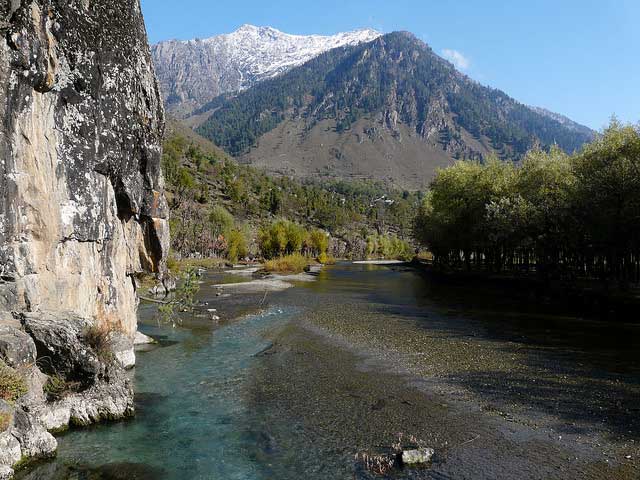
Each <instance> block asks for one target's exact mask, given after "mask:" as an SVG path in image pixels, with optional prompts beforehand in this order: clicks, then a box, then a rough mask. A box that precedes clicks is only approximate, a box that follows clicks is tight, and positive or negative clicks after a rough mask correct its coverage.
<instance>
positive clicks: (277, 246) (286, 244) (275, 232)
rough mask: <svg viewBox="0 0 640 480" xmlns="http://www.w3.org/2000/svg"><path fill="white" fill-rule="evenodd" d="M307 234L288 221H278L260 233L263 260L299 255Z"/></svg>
mask: <svg viewBox="0 0 640 480" xmlns="http://www.w3.org/2000/svg"><path fill="white" fill-rule="evenodd" d="M306 237H307V232H306V231H305V229H304V227H302V226H301V225H298V224H297V223H293V222H290V221H288V220H278V221H277V222H274V223H272V224H271V225H270V226H269V227H266V228H263V229H262V230H261V231H260V235H259V238H258V241H259V244H260V251H261V252H262V255H263V256H264V257H265V258H275V257H278V256H280V257H281V256H283V255H292V254H294V253H300V252H301V251H302V246H303V245H304V242H305V239H306Z"/></svg>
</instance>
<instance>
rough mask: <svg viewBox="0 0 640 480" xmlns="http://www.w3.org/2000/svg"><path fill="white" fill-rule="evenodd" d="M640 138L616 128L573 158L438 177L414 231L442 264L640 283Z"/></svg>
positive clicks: (465, 165) (460, 168)
mask: <svg viewBox="0 0 640 480" xmlns="http://www.w3.org/2000/svg"><path fill="white" fill-rule="evenodd" d="M638 212H640V133H639V132H638V129H637V128H634V127H631V126H623V125H620V124H619V123H618V122H617V121H615V120H614V121H612V123H611V125H610V126H609V127H608V128H607V129H606V130H605V131H604V132H603V134H602V135H601V136H600V137H599V138H597V139H596V140H595V141H594V142H593V143H591V144H589V145H587V146H585V147H584V148H583V150H582V151H580V152H578V153H576V154H574V155H572V156H569V155H567V154H565V153H564V152H562V151H561V150H560V149H559V148H552V149H551V150H550V151H549V152H545V151H542V150H534V151H531V152H529V153H528V154H527V155H526V157H525V158H524V160H523V162H522V163H521V165H519V166H518V167H515V166H513V165H512V164H509V163H501V162H498V161H489V162H487V163H485V164H480V163H473V162H458V163H456V164H455V165H453V166H452V167H450V168H447V169H445V170H441V171H440V172H439V173H438V175H437V177H436V179H435V180H434V181H433V182H432V184H431V190H430V192H429V194H428V195H427V196H426V197H425V199H424V201H423V204H422V206H421V208H420V210H419V213H418V216H417V218H416V222H415V236H416V238H418V239H419V240H421V241H422V242H423V243H424V244H425V245H427V246H428V247H429V249H430V250H431V252H433V254H434V260H435V261H436V263H440V264H443V265H449V266H462V265H465V266H466V268H468V269H470V268H472V267H475V268H486V269H489V270H496V271H500V270H503V269H505V268H508V269H521V270H525V271H528V270H530V269H533V268H535V269H536V271H537V272H538V273H539V274H540V275H542V276H543V277H545V278H549V277H558V276H568V277H571V278H575V277H577V276H593V277H598V278H602V279H611V278H613V279H617V280H619V281H621V282H622V283H626V282H629V281H635V282H638V281H640V263H639V262H640V216H639V214H638Z"/></svg>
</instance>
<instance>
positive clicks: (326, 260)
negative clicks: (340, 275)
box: [318, 253, 336, 265]
mask: <svg viewBox="0 0 640 480" xmlns="http://www.w3.org/2000/svg"><path fill="white" fill-rule="evenodd" d="M318 262H319V263H321V264H323V265H335V263H336V259H335V257H333V256H331V255H327V254H326V253H321V254H320V255H318Z"/></svg>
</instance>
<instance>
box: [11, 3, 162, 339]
mask: <svg viewBox="0 0 640 480" xmlns="http://www.w3.org/2000/svg"><path fill="white" fill-rule="evenodd" d="M0 31H1V32H2V39H1V40H0V116H1V118H2V119H3V122H2V124H1V125H0V312H1V311H5V312H12V311H13V312H15V311H27V312H33V311H57V312H61V311H64V312H73V313H74V314H76V315H78V316H80V317H84V318H88V319H95V321H96V323H97V324H98V325H101V326H110V327H118V328H120V329H122V330H124V331H125V332H127V333H129V334H132V333H133V332H134V331H135V328H136V307H137V300H136V295H135V284H134V279H133V276H134V274H136V273H138V272H142V271H149V272H153V273H156V274H157V275H158V276H159V277H162V276H163V275H164V272H165V270H166V267H165V263H166V255H167V252H168V222H167V214H168V209H167V205H166V201H165V198H164V193H163V192H164V185H163V179H162V175H161V172H160V157H161V139H162V134H163V128H164V114H163V107H162V101H161V98H160V95H159V92H158V88H157V84H156V80H155V76H154V72H153V67H152V64H151V60H150V53H149V47H148V44H147V36H146V32H145V27H144V23H143V20H142V15H141V11H140V5H139V1H138V0H92V1H89V0H77V1H69V0H32V1H28V0H22V1H18V0H2V1H1V2H0ZM0 315H2V314H1V313H0ZM0 320H1V318H0Z"/></svg>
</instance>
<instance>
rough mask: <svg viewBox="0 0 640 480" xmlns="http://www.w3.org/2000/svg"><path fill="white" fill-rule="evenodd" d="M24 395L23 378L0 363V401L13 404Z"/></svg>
mask: <svg viewBox="0 0 640 480" xmlns="http://www.w3.org/2000/svg"><path fill="white" fill-rule="evenodd" d="M26 393H27V384H26V381H25V379H24V376H22V375H21V374H20V373H19V372H17V371H16V370H14V369H13V368H11V367H9V366H8V365H6V364H5V363H4V362H1V361H0V399H2V400H5V401H7V402H13V401H15V400H17V399H18V398H20V397H21V396H23V395H24V394H26Z"/></svg>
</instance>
